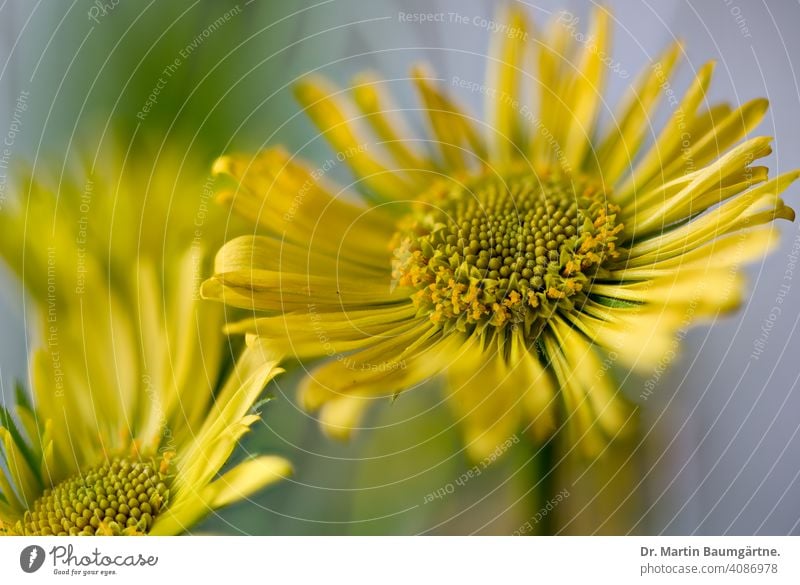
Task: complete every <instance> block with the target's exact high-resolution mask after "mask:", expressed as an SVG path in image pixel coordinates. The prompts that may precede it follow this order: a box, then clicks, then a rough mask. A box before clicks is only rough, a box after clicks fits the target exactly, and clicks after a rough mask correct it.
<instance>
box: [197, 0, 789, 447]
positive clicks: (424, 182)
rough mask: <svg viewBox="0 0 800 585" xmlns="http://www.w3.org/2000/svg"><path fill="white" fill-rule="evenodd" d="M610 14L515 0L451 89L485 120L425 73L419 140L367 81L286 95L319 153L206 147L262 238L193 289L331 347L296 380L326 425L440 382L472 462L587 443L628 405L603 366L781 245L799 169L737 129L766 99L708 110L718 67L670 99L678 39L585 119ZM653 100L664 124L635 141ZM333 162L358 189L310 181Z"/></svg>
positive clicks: (646, 355)
mask: <svg viewBox="0 0 800 585" xmlns="http://www.w3.org/2000/svg"><path fill="white" fill-rule="evenodd" d="M609 20H610V18H609V15H608V13H607V12H606V11H605V10H604V9H598V10H596V12H595V14H594V15H593V18H592V22H591V25H590V28H591V30H589V31H588V32H587V33H586V34H582V33H579V31H576V28H575V22H574V19H570V18H564V16H563V15H562V16H560V17H558V18H556V19H555V20H554V22H553V23H552V26H550V27H549V29H548V31H547V32H546V33H542V34H541V35H540V34H538V33H537V34H536V35H534V34H533V33H532V32H529V31H530V30H531V29H530V27H529V25H528V23H527V22H526V19H525V17H524V15H523V14H522V13H521V12H519V11H512V12H511V13H510V14H509V15H508V20H507V22H508V23H509V27H508V30H509V31H511V30H513V31H515V32H514V34H501V35H498V39H499V42H498V43H496V45H495V47H494V52H493V54H492V56H491V57H490V58H489V71H488V78H487V80H486V82H485V83H484V84H480V83H478V82H473V81H469V80H463V79H459V78H453V79H452V81H451V85H453V86H456V87H459V88H463V89H466V90H468V91H470V92H472V93H481V94H483V95H484V96H485V97H486V105H487V111H488V119H487V120H486V121H485V122H482V121H480V120H477V119H476V118H474V117H472V116H469V115H468V114H467V113H465V112H464V110H462V109H461V108H459V107H458V106H457V105H456V103H455V101H454V99H453V98H451V97H450V96H448V95H447V93H446V92H445V91H443V89H441V88H440V87H439V85H437V83H436V82H435V81H434V79H432V78H433V76H432V74H429V73H427V72H426V71H425V70H424V69H422V68H416V69H414V71H413V83H414V86H415V87H416V89H417V91H418V93H419V97H420V101H421V103H422V107H423V108H422V111H423V112H424V114H425V116H426V117H427V121H428V125H429V127H430V131H431V135H430V136H429V137H423V138H413V136H412V135H411V134H410V133H409V131H408V130H407V128H408V127H409V125H408V124H407V123H406V122H405V121H404V120H403V119H401V117H400V116H401V114H402V110H400V109H399V108H397V106H395V105H393V104H392V102H391V101H390V99H389V96H387V95H386V94H385V92H384V84H383V83H382V82H381V81H380V80H378V79H376V78H374V77H372V76H362V77H359V78H358V79H357V80H356V81H355V82H354V84H353V85H352V87H350V88H349V89H347V90H339V89H337V88H335V87H334V86H332V85H331V84H330V83H329V82H327V81H326V80H324V79H318V78H311V79H307V80H305V81H303V82H301V83H300V84H299V85H298V87H297V90H296V95H297V97H298V99H299V101H300V102H301V104H302V105H303V106H304V108H305V111H306V113H307V114H308V115H309V116H310V118H311V119H312V120H313V122H314V123H315V124H316V126H317V128H318V129H319V131H320V133H321V135H322V136H324V137H325V138H326V139H327V141H328V142H329V143H330V144H331V146H332V147H333V149H334V151H335V153H336V154H335V156H333V157H331V158H330V159H329V160H327V161H325V162H324V163H322V164H321V165H319V166H317V167H314V166H312V165H308V164H305V163H303V162H301V161H300V160H298V159H297V158H296V157H295V156H293V155H291V154H289V153H287V152H286V151H284V150H282V149H280V148H272V149H269V150H266V151H264V152H261V153H259V154H258V155H256V156H254V157H248V156H225V157H223V158H221V159H219V160H218V161H217V162H216V164H215V166H214V172H215V173H217V174H219V175H227V176H229V177H230V178H231V179H232V184H231V188H230V189H227V190H225V191H224V192H222V193H221V195H220V197H221V199H223V200H224V201H227V202H229V204H230V205H231V206H232V207H233V209H235V210H236V211H238V212H239V213H240V214H241V215H243V216H244V217H246V218H247V219H249V220H250V221H251V222H252V223H253V224H254V225H255V226H257V230H259V232H260V233H259V234H258V235H250V236H246V237H240V238H236V239H233V240H231V241H230V242H228V243H227V244H226V245H225V246H224V247H223V248H222V249H221V251H220V252H219V254H218V256H217V258H216V267H215V272H216V273H215V275H214V277H213V278H212V279H211V280H209V281H207V282H206V283H204V286H203V289H202V290H203V294H204V295H205V296H207V297H208V298H213V299H218V300H221V301H224V302H225V303H228V304H229V305H233V306H237V307H242V308H246V309H249V310H251V311H259V312H263V314H262V315H254V316H253V317H252V318H249V319H247V320H245V321H242V322H240V323H236V324H233V325H230V326H229V330H230V331H247V332H251V333H255V334H257V335H259V336H262V337H264V338H269V339H273V340H275V341H276V343H277V346H278V347H283V348H286V351H287V352H290V353H291V354H293V355H294V356H296V357H297V358H300V359H301V360H307V359H311V358H320V357H322V358H326V357H327V358H330V359H327V360H326V361H325V362H324V363H322V364H321V365H318V366H316V367H315V368H314V369H313V370H311V371H310V372H309V374H308V376H307V377H306V378H305V380H304V382H303V383H302V387H301V388H300V402H301V403H302V405H303V406H304V407H305V408H307V409H309V410H311V411H315V410H317V409H319V410H320V415H319V416H320V419H321V422H322V425H323V426H324V428H325V429H327V431H328V432H329V433H330V434H332V435H335V436H346V435H347V434H348V433H349V432H350V431H351V429H353V428H355V427H357V426H358V424H359V419H360V417H361V415H362V413H363V412H364V410H365V408H366V407H367V406H368V405H369V404H370V402H371V400H372V399H374V398H376V397H381V396H391V397H394V396H397V395H398V393H400V392H402V391H403V390H406V389H409V388H413V387H415V386H417V385H419V384H421V383H422V382H423V381H425V380H427V379H428V378H431V377H434V376H437V375H439V374H444V375H445V376H446V378H447V383H446V384H445V392H446V396H447V401H448V402H449V404H450V405H451V406H452V407H453V409H454V411H455V414H456V417H457V418H458V419H459V420H460V421H461V422H462V423H463V429H464V432H465V435H466V444H467V448H468V451H469V452H470V454H471V455H473V456H474V457H478V458H481V457H486V456H488V455H489V454H491V453H492V452H495V451H496V449H497V447H498V446H499V445H502V444H503V442H504V441H505V440H507V439H508V437H510V436H512V435H513V434H514V433H515V432H517V429H519V428H524V429H527V430H530V431H531V432H532V433H533V435H534V436H535V437H537V438H539V439H543V438H545V437H547V436H549V434H550V433H552V432H553V431H554V430H556V429H557V428H558V427H559V425H560V424H562V422H563V421H566V423H567V429H568V430H569V432H571V433H572V439H571V442H572V444H573V445H579V446H580V447H581V449H582V450H583V451H584V452H588V453H596V452H597V451H598V449H601V448H602V446H603V445H605V444H606V443H607V441H608V440H609V439H610V438H613V437H614V436H616V435H617V434H619V433H621V432H622V430H623V429H624V428H627V427H626V425H625V422H626V421H627V420H628V418H629V417H630V416H631V414H632V411H631V408H630V406H629V404H628V403H627V402H626V401H625V400H624V399H622V397H621V394H620V393H619V389H618V386H617V384H615V383H614V381H613V379H612V376H611V375H610V374H611V372H610V371H609V370H610V369H611V368H612V366H614V365H615V363H616V362H619V363H621V364H625V365H627V366H629V367H633V368H638V369H641V370H643V371H645V372H646V371H648V369H651V368H653V367H655V366H656V365H658V364H659V363H660V362H661V360H664V359H666V358H665V356H669V355H671V353H672V347H673V343H674V342H675V338H676V334H677V333H678V332H679V331H681V330H682V329H684V328H685V327H687V326H688V325H689V324H690V323H693V322H696V321H698V320H702V319H713V318H715V317H716V316H717V315H719V314H720V313H723V312H727V311H730V310H733V309H735V308H736V307H737V306H739V304H740V303H741V301H742V297H743V291H744V284H743V277H742V272H741V270H740V267H741V265H742V263H743V262H746V261H748V260H752V259H756V258H759V257H761V256H762V255H763V254H765V253H766V252H767V251H768V250H769V249H770V248H772V247H773V245H774V244H775V243H776V240H777V237H778V236H777V234H776V233H775V231H774V230H773V229H772V227H771V223H772V222H773V220H775V219H778V218H783V219H789V220H792V219H793V218H794V213H793V211H792V210H791V209H790V208H789V207H787V206H786V205H784V202H783V200H782V199H781V193H782V192H783V191H784V190H785V189H786V188H787V186H788V185H789V184H790V183H792V182H793V181H794V180H795V179H796V178H797V176H798V173H797V172H791V173H788V174H784V175H781V176H779V177H777V178H774V179H768V177H767V169H766V167H764V166H757V165H754V164H753V163H754V161H755V160H757V159H760V158H762V157H764V156H766V155H767V154H769V153H770V139H769V138H766V137H756V138H749V139H746V140H744V141H742V142H740V141H741V140H742V139H743V138H745V136H746V135H747V134H748V133H749V131H750V130H752V129H753V128H754V127H755V126H756V125H757V124H758V123H759V122H760V121H761V119H762V118H763V116H764V113H765V111H766V109H767V101H766V100H764V99H755V100H752V101H749V102H747V103H745V104H743V105H742V106H740V107H736V108H734V107H732V106H731V105H729V104H727V103H713V104H711V103H709V102H708V99H707V89H708V86H709V83H710V80H711V74H712V70H713V63H708V64H706V65H705V66H703V67H702V68H700V70H699V71H698V73H697V76H696V78H695V79H694V81H693V82H692V83H691V85H690V87H689V88H688V90H687V91H686V92H685V94H684V96H683V99H682V100H680V101H678V99H677V98H676V97H675V92H674V91H673V90H672V89H671V86H670V78H671V75H672V72H673V71H674V69H675V67H676V65H677V63H678V60H679V56H680V54H681V47H680V46H679V45H677V44H676V45H674V46H671V47H670V48H668V49H667V50H666V51H665V52H664V53H663V55H661V57H660V59H659V60H658V61H657V62H656V63H654V64H653V65H652V66H650V67H648V68H647V69H646V70H645V71H643V73H642V74H641V75H640V77H639V79H638V81H636V82H635V83H634V84H633V85H632V88H631V91H630V94H629V95H628V97H627V99H626V100H625V101H624V103H622V104H621V106H620V108H619V109H618V111H617V113H616V114H615V116H614V118H613V120H611V121H610V123H609V124H601V123H600V121H599V118H600V113H601V110H602V108H603V104H604V102H603V94H602V91H603V87H604V84H605V80H606V78H607V76H608V75H609V71H610V67H609V62H608V55H610V49H609V43H610V30H609V29H610V26H609ZM529 60H533V61H535V63H536V67H535V68H530V67H529V63H528V61H529ZM665 97H666V98H667V101H669V102H670V103H668V104H667V106H668V107H669V108H670V110H671V117H670V118H669V120H668V121H667V122H666V125H665V126H664V127H663V129H662V130H661V131H660V132H659V133H658V134H657V136H655V137H654V140H653V141H652V144H650V145H649V146H645V143H646V141H647V138H648V135H649V134H650V132H651V126H650V124H651V122H650V116H651V113H652V112H654V111H655V109H656V107H657V105H658V104H659V101H661V100H662V99H664V98H665ZM529 100H530V101H531V102H535V103H536V104H537V107H536V108H533V107H532V106H530V105H528V104H529ZM353 106H354V107H353ZM370 132H371V134H370ZM376 139H377V140H376ZM429 144H430V145H431V146H432V147H434V148H435V149H436V151H437V152H436V153H425V152H424V151H423V148H421V147H426V146H428V145H429ZM337 164H346V165H347V166H348V167H349V169H350V170H351V171H352V173H353V175H354V176H355V178H356V183H355V188H354V189H351V188H343V187H339V186H336V185H334V184H333V183H332V182H331V181H329V180H328V178H327V177H326V174H327V173H328V172H329V170H330V169H331V168H332V167H335V166H336V165H337Z"/></svg>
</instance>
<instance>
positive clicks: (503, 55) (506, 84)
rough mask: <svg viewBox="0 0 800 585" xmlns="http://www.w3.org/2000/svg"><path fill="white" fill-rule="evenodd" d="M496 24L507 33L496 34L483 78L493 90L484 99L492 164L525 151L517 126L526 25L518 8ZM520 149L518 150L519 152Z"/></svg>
mask: <svg viewBox="0 0 800 585" xmlns="http://www.w3.org/2000/svg"><path fill="white" fill-rule="evenodd" d="M497 20H498V22H504V23H506V24H507V26H508V29H506V30H507V32H500V33H496V34H495V36H494V41H493V46H492V48H491V49H490V55H491V57H490V58H489V61H488V71H487V79H488V83H489V84H490V85H491V87H492V88H493V89H494V90H495V91H494V92H493V93H492V94H491V95H489V96H487V98H486V108H487V116H486V119H487V121H488V123H489V137H490V138H489V152H490V158H491V160H492V162H493V163H495V164H497V163H507V162H509V161H510V160H512V159H515V158H519V157H520V153H521V152H525V145H524V144H522V143H521V140H522V138H523V134H522V129H521V126H520V101H521V97H522V94H521V85H522V76H523V73H524V63H523V58H524V55H525V48H526V47H527V46H528V45H527V35H528V33H527V28H528V25H527V22H526V19H525V14H524V12H523V11H522V10H520V9H518V8H517V9H511V10H509V11H507V12H506V13H501V15H500V18H498V19H497ZM520 149H521V150H520Z"/></svg>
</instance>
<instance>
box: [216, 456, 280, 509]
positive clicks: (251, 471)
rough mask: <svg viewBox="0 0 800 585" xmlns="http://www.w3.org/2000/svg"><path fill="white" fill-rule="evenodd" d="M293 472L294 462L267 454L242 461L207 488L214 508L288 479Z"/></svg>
mask: <svg viewBox="0 0 800 585" xmlns="http://www.w3.org/2000/svg"><path fill="white" fill-rule="evenodd" d="M292 473H293V470H292V464H291V463H289V462H288V461H287V460H286V459H284V458H283V457H276V456H274V455H272V456H270V455H265V456H261V457H257V458H255V459H250V460H249V461H245V462H244V463H240V464H239V465H237V466H236V467H234V468H233V469H231V470H230V471H228V472H226V473H225V474H224V475H223V476H222V477H220V478H219V479H218V480H216V481H214V482H213V483H211V484H209V485H208V487H207V488H206V490H207V491H208V492H209V494H213V495H210V496H209V497H208V500H209V502H210V504H211V507H213V508H221V507H223V506H228V505H230V504H233V503H234V502H238V501H240V500H244V499H246V498H248V497H250V496H251V495H253V494H254V493H256V492H258V491H259V490H261V489H263V488H265V487H267V486H268V485H271V484H273V483H276V482H278V481H280V480H282V479H286V478H287V477H289V476H291V475H292Z"/></svg>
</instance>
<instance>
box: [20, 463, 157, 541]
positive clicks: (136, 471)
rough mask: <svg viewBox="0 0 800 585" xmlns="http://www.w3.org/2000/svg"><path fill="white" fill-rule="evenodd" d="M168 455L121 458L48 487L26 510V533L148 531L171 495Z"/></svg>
mask: <svg viewBox="0 0 800 585" xmlns="http://www.w3.org/2000/svg"><path fill="white" fill-rule="evenodd" d="M168 468H169V457H167V456H165V457H164V459H162V460H160V461H156V460H155V459H144V458H143V459H135V460H132V459H130V458H124V457H116V458H113V459H110V460H109V461H107V462H106V463H104V464H103V465H101V466H100V467H97V468H94V469H91V470H90V471H87V472H86V473H83V474H81V475H78V476H75V477H72V478H70V479H67V480H64V481H62V482H61V483H59V484H58V485H56V486H55V487H53V488H52V489H48V490H45V492H44V494H43V495H42V497H41V498H39V499H38V500H36V502H34V504H33V508H32V509H31V510H29V511H27V512H25V517H24V519H23V521H22V529H23V531H24V532H23V534H26V535H33V536H46V535H59V536H66V535H70V536H77V535H88V536H111V535H117V534H146V533H147V532H148V531H149V530H150V528H151V527H152V525H153V521H154V520H155V518H156V517H157V516H158V514H159V512H160V511H161V510H163V509H164V507H165V506H166V504H167V501H168V499H169V488H168V485H169V482H170V478H169V476H168V475H167V472H168Z"/></svg>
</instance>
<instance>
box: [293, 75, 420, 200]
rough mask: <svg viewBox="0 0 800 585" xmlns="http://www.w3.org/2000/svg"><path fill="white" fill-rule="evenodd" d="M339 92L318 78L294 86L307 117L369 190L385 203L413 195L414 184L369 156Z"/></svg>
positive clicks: (366, 142)
mask: <svg viewBox="0 0 800 585" xmlns="http://www.w3.org/2000/svg"><path fill="white" fill-rule="evenodd" d="M339 93H340V91H339V90H337V89H336V88H335V87H333V86H332V85H331V84H330V83H328V82H327V81H326V80H324V79H322V78H318V77H312V78H308V79H306V80H304V81H302V82H301V83H299V84H298V85H297V86H296V87H295V96H296V97H297V100H298V101H299V102H300V103H301V104H302V105H303V107H304V108H305V109H306V113H307V114H308V116H309V117H310V118H311V120H312V121H313V122H314V124H316V126H317V128H318V129H319V131H320V132H321V133H322V135H323V136H324V137H325V138H326V139H327V140H328V142H329V143H330V144H331V147H332V148H333V149H334V150H335V151H336V153H337V156H338V157H340V158H344V159H345V162H346V164H347V166H348V167H350V169H351V170H352V171H353V173H354V174H355V175H356V176H357V177H358V178H359V179H361V182H362V184H363V185H364V187H365V188H366V190H367V191H368V192H369V193H371V194H374V195H376V196H377V197H378V198H379V199H382V200H384V201H394V200H397V199H406V198H407V197H408V193H409V192H414V188H413V186H414V182H413V181H410V180H408V179H407V178H404V177H403V176H401V175H400V174H399V173H398V172H396V171H395V170H394V169H390V168H388V167H386V166H384V165H383V164H381V163H380V162H378V161H377V160H376V159H375V157H373V156H372V155H371V154H370V152H369V144H370V143H369V141H368V140H366V139H365V138H364V137H362V136H359V135H358V131H357V129H356V128H355V124H354V122H353V119H352V118H349V117H348V116H347V115H346V114H345V112H344V109H343V106H342V105H341V104H339V103H338V98H337V94H339Z"/></svg>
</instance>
